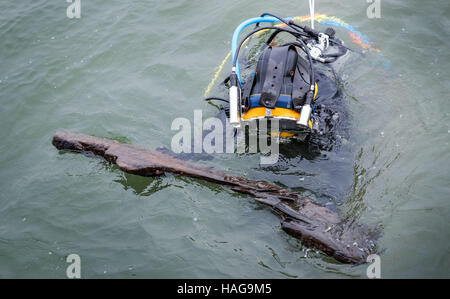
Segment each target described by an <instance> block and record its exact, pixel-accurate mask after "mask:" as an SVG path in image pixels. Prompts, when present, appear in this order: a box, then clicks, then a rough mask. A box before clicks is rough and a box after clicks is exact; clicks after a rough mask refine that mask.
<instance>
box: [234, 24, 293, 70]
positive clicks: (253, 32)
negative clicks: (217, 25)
mask: <svg viewBox="0 0 450 299" xmlns="http://www.w3.org/2000/svg"><path fill="white" fill-rule="evenodd" d="M262 30H280V31H283V32H288V33H290V34H292V35H294V36H295V37H297V36H298V35H300V33H299V32H297V31H291V30H288V29H285V28H279V27H272V26H271V27H261V28H258V29H255V30H253V31H252V32H250V33H248V34H247V35H246V36H245V37H244V38H243V39H242V40H241V42H240V43H239V45H238V47H237V49H236V53H235V55H234V58H233V67H236V62H237V59H238V57H239V51H240V49H241V47H242V44H243V43H244V42H245V41H246V40H247V38H249V37H250V36H252V35H253V34H255V33H257V32H259V31H262Z"/></svg>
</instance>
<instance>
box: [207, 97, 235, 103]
mask: <svg viewBox="0 0 450 299" xmlns="http://www.w3.org/2000/svg"><path fill="white" fill-rule="evenodd" d="M204 100H205V101H222V102H225V103H229V102H230V101H229V100H226V99H222V98H218V97H209V98H206V99H204Z"/></svg>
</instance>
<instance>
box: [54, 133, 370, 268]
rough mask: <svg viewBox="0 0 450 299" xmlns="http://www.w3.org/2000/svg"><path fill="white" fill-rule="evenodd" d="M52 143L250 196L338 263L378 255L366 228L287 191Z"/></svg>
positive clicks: (92, 146)
mask: <svg viewBox="0 0 450 299" xmlns="http://www.w3.org/2000/svg"><path fill="white" fill-rule="evenodd" d="M52 143H53V145H54V146H55V147H56V148H57V149H59V150H69V151H75V152H80V153H84V154H87V155H92V154H94V155H96V156H99V157H102V158H104V159H106V160H107V161H108V162H110V163H113V164H116V165H117V166H118V167H119V168H120V169H121V170H123V171H125V172H127V173H131V174H135V175H140V176H156V175H162V174H164V173H171V174H175V175H180V176H186V177H191V178H196V179H200V180H205V181H209V182H212V183H216V184H220V185H223V186H226V187H228V188H230V189H232V190H234V191H236V192H239V193H243V194H248V195H251V196H252V197H253V198H254V200H256V201H258V202H260V203H263V204H265V205H268V206H270V207H271V208H272V209H273V211H274V212H275V213H276V214H277V215H279V216H280V217H281V219H282V220H281V227H282V229H283V230H284V231H285V232H287V233H288V234H290V235H291V236H293V237H295V238H297V239H299V240H301V241H302V243H303V244H304V245H305V246H308V247H311V248H315V249H317V250H320V251H321V252H323V253H325V254H327V255H329V256H332V257H334V258H335V259H336V260H338V261H340V262H343V263H351V264H360V263H365V262H366V258H367V256H369V255H370V254H371V253H374V251H375V240H374V235H373V234H372V232H371V231H370V230H369V229H368V228H366V227H365V226H364V225H360V224H357V223H355V222H354V221H351V220H344V219H343V218H342V217H341V216H340V215H338V214H337V213H335V212H333V211H331V210H329V209H327V208H325V207H322V206H319V205H317V204H315V203H313V202H312V201H310V200H308V199H306V198H304V197H302V196H301V195H299V194H297V193H295V192H292V191H289V190H287V189H283V188H280V187H277V186H274V185H271V184H268V183H266V182H256V181H250V180H247V179H245V178H242V177H237V176H232V175H228V174H226V173H223V172H220V171H216V170H211V169H209V168H206V167H203V166H201V165H198V164H194V163H190V162H186V161H182V160H179V159H176V158H174V157H172V156H170V155H167V154H164V153H161V152H158V151H155V150H149V149H145V148H142V147H137V146H134V145H131V144H125V143H120V142H118V141H115V140H110V139H104V138H98V137H93V136H89V135H84V134H77V133H72V132H66V131H57V132H56V133H55V135H54V136H53V141H52ZM211 204H213V203H211Z"/></svg>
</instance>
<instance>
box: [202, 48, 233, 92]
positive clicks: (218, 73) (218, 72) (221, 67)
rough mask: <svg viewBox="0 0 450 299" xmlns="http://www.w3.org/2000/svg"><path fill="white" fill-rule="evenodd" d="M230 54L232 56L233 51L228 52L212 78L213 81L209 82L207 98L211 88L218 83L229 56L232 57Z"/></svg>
mask: <svg viewBox="0 0 450 299" xmlns="http://www.w3.org/2000/svg"><path fill="white" fill-rule="evenodd" d="M230 56H231V51H230V52H229V53H228V55H227V56H226V57H225V59H224V60H223V61H222V63H221V64H220V65H219V68H218V69H217V72H216V73H215V74H214V77H213V78H212V80H211V82H210V83H209V85H208V88H206V90H205V98H207V97H208V96H209V93H210V92H211V89H212V88H213V86H214V84H216V81H217V78H219V75H220V73H221V72H222V69H223V67H224V66H225V63H226V62H227V60H228V58H230Z"/></svg>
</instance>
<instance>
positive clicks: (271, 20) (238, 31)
mask: <svg viewBox="0 0 450 299" xmlns="http://www.w3.org/2000/svg"><path fill="white" fill-rule="evenodd" d="M284 20H285V21H290V20H292V18H285V19H284ZM263 22H268V23H275V22H280V20H279V19H277V18H274V17H258V18H251V19H248V20H246V21H244V22H242V23H241V24H240V25H239V26H238V27H237V28H236V30H234V33H233V38H232V40H231V60H232V61H233V60H234V55H235V54H236V49H237V46H238V41H239V35H240V34H241V32H242V30H244V28H245V27H247V26H249V25H252V24H256V23H263ZM236 74H237V77H238V80H239V83H241V72H240V71H239V61H236Z"/></svg>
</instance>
